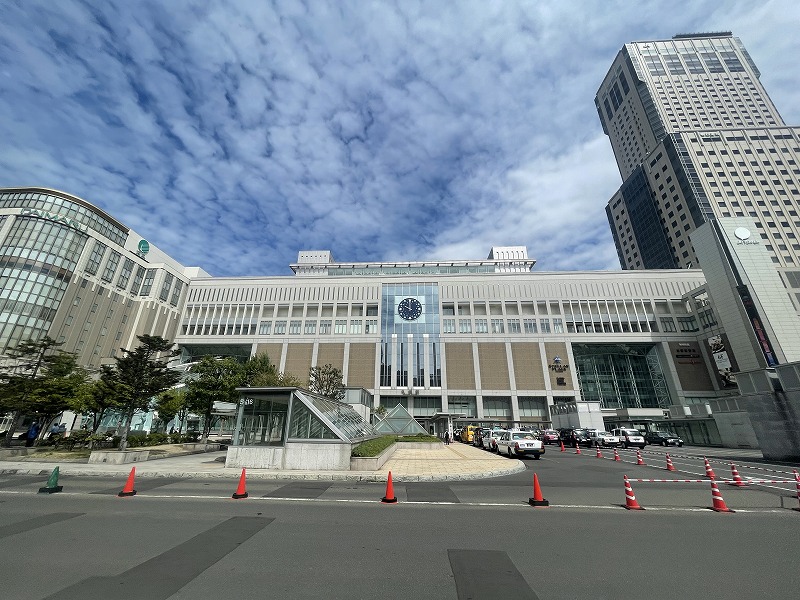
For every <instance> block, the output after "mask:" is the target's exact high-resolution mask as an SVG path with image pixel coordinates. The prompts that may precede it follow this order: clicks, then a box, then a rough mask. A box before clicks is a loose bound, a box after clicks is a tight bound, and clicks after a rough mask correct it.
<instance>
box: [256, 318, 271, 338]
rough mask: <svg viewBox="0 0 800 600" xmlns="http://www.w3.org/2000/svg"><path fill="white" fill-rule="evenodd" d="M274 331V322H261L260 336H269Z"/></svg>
mask: <svg viewBox="0 0 800 600" xmlns="http://www.w3.org/2000/svg"><path fill="white" fill-rule="evenodd" d="M270 329H272V321H261V323H259V325H258V335H269V332H270Z"/></svg>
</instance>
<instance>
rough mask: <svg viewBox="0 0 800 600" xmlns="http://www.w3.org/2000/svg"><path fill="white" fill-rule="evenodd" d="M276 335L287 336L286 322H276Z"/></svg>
mask: <svg viewBox="0 0 800 600" xmlns="http://www.w3.org/2000/svg"><path fill="white" fill-rule="evenodd" d="M275 335H286V321H275Z"/></svg>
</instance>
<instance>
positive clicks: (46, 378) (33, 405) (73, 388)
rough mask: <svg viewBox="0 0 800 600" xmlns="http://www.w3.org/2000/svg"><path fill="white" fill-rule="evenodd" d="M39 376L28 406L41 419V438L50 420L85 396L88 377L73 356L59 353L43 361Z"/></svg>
mask: <svg viewBox="0 0 800 600" xmlns="http://www.w3.org/2000/svg"><path fill="white" fill-rule="evenodd" d="M40 374H41V377H40V378H39V379H38V380H37V385H36V387H35V388H34V389H33V390H32V391H31V393H30V395H29V401H30V402H29V404H30V410H31V411H33V412H35V413H36V414H37V415H38V416H39V417H40V418H41V421H42V430H41V433H40V436H42V435H44V433H46V431H47V426H48V425H49V424H50V423H51V422H52V421H53V419H55V418H56V417H57V416H58V415H60V414H61V413H62V412H64V411H65V410H67V409H68V408H70V406H71V403H72V401H73V400H74V399H77V398H81V397H82V396H84V395H86V394H87V393H88V387H89V386H88V382H89V374H88V373H87V372H86V370H85V369H82V368H80V367H78V363H77V356H76V355H75V354H73V353H70V352H63V351H61V350H59V351H58V352H57V353H56V354H54V355H53V356H52V357H51V360H49V361H47V362H45V364H44V365H43V366H42V369H41V371H40Z"/></svg>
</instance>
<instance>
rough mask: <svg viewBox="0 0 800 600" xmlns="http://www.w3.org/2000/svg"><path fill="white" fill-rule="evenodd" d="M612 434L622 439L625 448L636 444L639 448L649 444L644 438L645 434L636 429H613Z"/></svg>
mask: <svg viewBox="0 0 800 600" xmlns="http://www.w3.org/2000/svg"><path fill="white" fill-rule="evenodd" d="M611 435H616V436H617V437H618V438H619V439H620V441H621V442H622V447H623V448H630V447H631V446H636V447H637V448H642V449H643V448H644V447H645V446H646V445H647V442H645V440H644V436H643V435H642V434H641V433H640V432H639V431H638V430H636V429H629V428H625V427H622V428H620V429H612V430H611Z"/></svg>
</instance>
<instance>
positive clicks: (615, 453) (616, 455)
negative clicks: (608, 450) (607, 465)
mask: <svg viewBox="0 0 800 600" xmlns="http://www.w3.org/2000/svg"><path fill="white" fill-rule="evenodd" d="M620 460H622V459H621V458H620V457H619V452H618V451H617V449H616V448H614V462H619V461H620Z"/></svg>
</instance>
